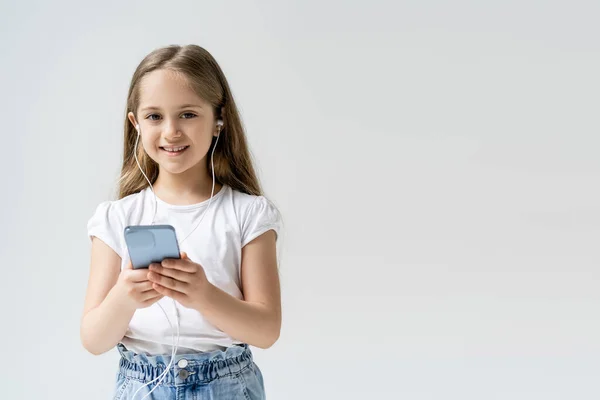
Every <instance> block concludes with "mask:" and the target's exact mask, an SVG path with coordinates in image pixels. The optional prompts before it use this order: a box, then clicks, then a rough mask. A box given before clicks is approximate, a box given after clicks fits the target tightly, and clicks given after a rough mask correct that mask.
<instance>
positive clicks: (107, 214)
mask: <svg viewBox="0 0 600 400" xmlns="http://www.w3.org/2000/svg"><path fill="white" fill-rule="evenodd" d="M87 231H88V236H89V238H90V240H92V238H93V237H94V236H96V237H97V238H98V239H100V240H102V241H103V242H104V243H106V244H107V245H108V246H109V247H110V248H111V249H113V250H114V251H115V253H117V254H118V255H119V256H120V257H121V258H123V251H122V249H121V240H120V237H121V235H122V234H123V222H122V221H121V218H120V216H119V213H118V210H117V209H116V205H115V202H113V201H104V202H102V203H100V204H99V205H98V207H96V211H95V212H94V215H93V216H92V217H91V218H90V219H89V220H88V223H87Z"/></svg>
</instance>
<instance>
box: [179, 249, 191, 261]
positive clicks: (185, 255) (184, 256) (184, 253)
mask: <svg viewBox="0 0 600 400" xmlns="http://www.w3.org/2000/svg"><path fill="white" fill-rule="evenodd" d="M181 258H182V259H184V260H189V259H190V258H189V257H188V255H187V253H186V252H185V251H182V252H181Z"/></svg>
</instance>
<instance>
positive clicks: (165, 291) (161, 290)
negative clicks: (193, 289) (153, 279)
mask: <svg viewBox="0 0 600 400" xmlns="http://www.w3.org/2000/svg"><path fill="white" fill-rule="evenodd" d="M153 287H154V289H155V290H156V291H157V292H158V293H160V294H162V295H164V296H169V297H170V298H172V299H174V300H177V301H181V300H182V299H183V297H184V296H185V294H184V293H181V292H178V291H176V290H173V289H169V288H167V287H164V286H162V285H159V284H158V283H155V284H154V285H153Z"/></svg>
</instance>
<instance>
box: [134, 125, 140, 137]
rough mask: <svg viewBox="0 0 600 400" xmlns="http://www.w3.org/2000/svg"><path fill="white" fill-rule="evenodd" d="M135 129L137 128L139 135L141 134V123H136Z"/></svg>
mask: <svg viewBox="0 0 600 400" xmlns="http://www.w3.org/2000/svg"><path fill="white" fill-rule="evenodd" d="M135 129H136V130H137V133H138V135H139V134H140V124H136V125H135Z"/></svg>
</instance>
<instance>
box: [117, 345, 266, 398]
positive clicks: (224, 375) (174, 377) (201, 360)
mask: <svg viewBox="0 0 600 400" xmlns="http://www.w3.org/2000/svg"><path fill="white" fill-rule="evenodd" d="M117 349H118V350H119V353H121V359H120V361H119V371H118V373H117V376H116V388H115V396H114V399H115V400H125V399H127V400H134V399H133V395H134V394H135V393H136V391H137V390H138V389H139V388H140V387H141V386H143V385H144V384H145V383H147V382H150V381H152V380H153V379H155V378H157V377H158V376H160V375H161V373H162V372H164V371H165V370H166V367H167V365H169V362H170V361H171V354H163V355H154V356H150V355H145V354H137V353H134V352H133V351H131V350H127V348H126V347H125V346H124V345H123V344H122V343H118V344H117ZM159 379H160V378H158V379H156V380H155V381H154V382H153V383H151V384H149V385H147V386H145V387H143V388H142V389H140V390H139V391H137V394H135V400H141V399H142V398H143V397H144V396H145V395H146V394H147V393H148V392H150V391H151V390H152V389H154V388H155V387H156V386H157V385H156V384H157V383H158V381H159ZM150 399H154V400H156V399H161V400H162V399H176V400H183V399H196V400H200V399H211V400H212V399H215V400H216V399H231V400H235V399H244V400H259V399H260V400H264V399H265V389H264V382H263V376H262V373H261V372H260V369H259V368H258V366H257V365H256V364H255V363H254V361H253V357H252V352H251V351H250V348H249V347H248V345H247V344H243V345H235V346H231V347H229V348H227V349H225V350H223V351H221V350H215V351H211V352H207V353H197V354H195V353H194V354H177V355H176V356H175V357H174V360H173V363H172V364H171V367H170V368H169V372H168V373H167V374H166V376H165V377H164V379H163V380H162V381H161V383H160V384H159V385H158V387H156V389H154V390H153V391H152V393H151V394H150V395H149V396H147V397H146V399H145V400H150Z"/></svg>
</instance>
